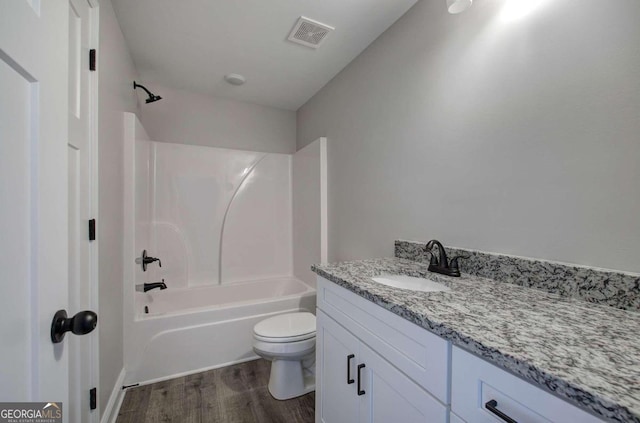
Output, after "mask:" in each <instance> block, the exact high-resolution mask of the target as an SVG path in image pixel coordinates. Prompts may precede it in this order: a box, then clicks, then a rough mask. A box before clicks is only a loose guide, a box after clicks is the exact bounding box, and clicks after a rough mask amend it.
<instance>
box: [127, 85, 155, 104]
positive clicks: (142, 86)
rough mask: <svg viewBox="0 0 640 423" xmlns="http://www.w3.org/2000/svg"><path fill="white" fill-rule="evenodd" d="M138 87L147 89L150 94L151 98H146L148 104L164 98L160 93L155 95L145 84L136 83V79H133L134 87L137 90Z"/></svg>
mask: <svg viewBox="0 0 640 423" xmlns="http://www.w3.org/2000/svg"><path fill="white" fill-rule="evenodd" d="M138 87H139V88H142V89H143V90H145V91H146V92H147V95H148V96H149V98H147V100H146V103H147V104H149V103H153V102H154V101H158V100H162V97H160V96H159V95H155V94H154V93H152V92H151V91H149V90H148V89H147V88H146V87H145V86H144V85H140V84H138V83H136V81H133V89H134V90H135V89H136V88H138Z"/></svg>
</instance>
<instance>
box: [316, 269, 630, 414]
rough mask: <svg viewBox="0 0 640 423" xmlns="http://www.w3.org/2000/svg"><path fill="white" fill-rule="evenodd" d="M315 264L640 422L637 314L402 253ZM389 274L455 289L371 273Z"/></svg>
mask: <svg viewBox="0 0 640 423" xmlns="http://www.w3.org/2000/svg"><path fill="white" fill-rule="evenodd" d="M312 270H313V271H314V272H316V273H317V274H318V275H320V276H322V277H324V278H326V279H328V280H330V281H332V282H334V283H336V284H338V285H340V286H342V287H344V288H346V289H348V290H350V291H352V292H354V293H356V294H358V295H360V296H361V297H364V298H366V299H368V300H370V301H372V302H374V303H375V304H378V305H380V306H381V307H384V308H385V309H387V310H390V311H391V312H393V313H395V314H397V315H399V316H401V317H403V318H405V319H407V320H409V321H411V322H413V323H415V324H417V325H419V326H421V327H423V328H425V329H428V330H430V331H432V332H434V333H435V334H437V335H440V336H442V337H443V338H445V339H448V340H450V341H452V342H453V344H454V345H458V346H460V347H462V348H464V349H466V350H468V351H470V352H472V353H474V354H476V355H478V356H480V357H483V358H485V359H486V360H488V361H490V362H492V363H493V364H495V365H497V366H499V367H502V368H505V369H507V370H509V371H510V372H512V373H514V374H516V375H519V376H520V377H522V378H524V379H526V380H528V381H529V382H532V383H534V384H538V385H540V386H541V387H542V388H545V389H546V390H548V391H550V392H552V393H554V394H555V395H557V396H559V397H561V398H564V399H566V400H568V401H570V402H572V403H574V404H576V405H578V406H580V407H582V408H584V409H586V410H589V411H590V412H592V413H593V414H596V415H598V416H601V417H602V418H603V419H604V420H608V421H614V422H639V423H640V337H639V336H638V329H639V328H640V313H637V312H630V311H625V310H620V309H615V308H612V307H608V306H601V305H595V304H589V303H587V302H585V301H583V300H579V299H574V298H569V297H563V296H560V295H556V294H551V293H548V292H544V291H541V290H537V289H531V288H526V287H522V286H518V285H514V284H508V283H503V282H497V281H494V280H491V279H486V278H482V277H479V276H470V275H465V274H463V276H462V277H460V278H452V277H447V276H442V275H438V274H435V273H431V272H428V271H427V265H426V264H424V263H420V262H416V261H410V260H406V259H400V258H381V259H373V260H362V261H354V262H343V263H335V264H328V265H316V266H313V267H312ZM385 273H386V274H405V275H409V276H423V277H424V276H427V277H428V278H429V279H432V280H434V281H437V282H441V283H443V284H445V285H447V286H448V287H449V288H451V291H447V292H430V293H423V292H415V291H406V290H401V289H396V288H391V287H388V286H385V285H381V284H378V283H376V282H374V281H373V280H371V277H373V276H377V275H381V274H385Z"/></svg>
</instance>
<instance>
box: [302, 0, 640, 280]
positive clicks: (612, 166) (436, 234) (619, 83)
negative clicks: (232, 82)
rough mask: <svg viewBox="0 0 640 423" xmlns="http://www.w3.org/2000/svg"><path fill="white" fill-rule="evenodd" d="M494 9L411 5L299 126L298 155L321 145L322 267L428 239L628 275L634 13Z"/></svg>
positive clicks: (638, 5) (544, 5)
mask: <svg viewBox="0 0 640 423" xmlns="http://www.w3.org/2000/svg"><path fill="white" fill-rule="evenodd" d="M506 3H507V2H506V1H505V0H482V1H476V2H474V5H473V7H472V8H471V9H470V10H468V11H467V12H466V13H464V14H462V15H456V16H454V15H449V14H447V13H446V11H445V1H444V0H436V1H420V2H419V3H418V4H417V5H416V6H415V7H414V8H413V9H412V10H410V11H409V12H408V13H407V14H406V15H405V16H404V17H402V18H401V19H400V20H399V21H398V22H396V24H394V25H393V26H392V27H391V28H390V29H389V30H388V31H386V32H385V33H384V34H383V35H382V36H381V37H380V38H379V39H378V40H376V41H375V42H374V43H373V44H372V45H371V46H370V47H369V48H368V49H367V50H365V51H364V52H363V53H362V54H361V55H360V56H359V57H358V58H357V59H356V60H355V61H354V62H352V63H351V64H350V65H349V66H348V67H347V68H346V69H345V70H343V71H342V72H341V73H340V74H339V75H337V76H336V77H335V78H334V79H333V80H332V81H331V82H330V83H329V84H328V85H326V86H325V87H324V88H323V89H322V90H321V91H320V92H319V93H317V94H316V95H315V96H314V97H313V98H312V99H311V100H310V101H309V102H308V103H307V104H305V105H304V106H303V107H302V108H300V109H299V110H298V114H297V121H298V139H297V145H298V148H301V147H302V146H304V145H306V144H307V143H309V142H311V141H313V140H314V139H316V138H318V137H320V136H326V137H327V138H328V146H329V147H328V148H329V227H330V230H329V252H330V257H329V258H330V259H332V260H336V259H350V258H362V257H373V256H382V255H391V254H392V252H393V240H394V239H396V238H406V239H416V240H428V239H431V238H438V239H440V240H441V241H443V242H444V243H446V244H448V245H453V246H459V247H468V248H475V249H481V250H486V251H494V252H501V253H510V254H515V255H522V256H530V257H538V258H547V259H555V260H560V261H566V262H573V263H580V264H586V265H594V266H601V267H606V268H614V269H621V270H628V271H640V261H639V260H638V247H639V246H640V218H639V216H640V189H639V186H640V165H639V164H638V161H639V159H640V140H639V135H638V134H640V77H638V75H640V48H638V40H640V25H639V24H638V22H640V2H639V1H637V0H616V1H615V2H614V3H615V4H613V3H612V2H607V1H603V0H566V1H550V0H545V1H541V2H539V3H540V7H539V8H538V9H537V10H534V11H533V12H532V13H531V14H529V15H528V16H525V17H522V18H521V19H520V20H515V21H510V22H507V21H505V20H504V19H503V15H502V8H503V7H504V6H505V5H506ZM512 3H513V2H512ZM521 3H525V4H526V3H527V2H521ZM528 3H531V2H528Z"/></svg>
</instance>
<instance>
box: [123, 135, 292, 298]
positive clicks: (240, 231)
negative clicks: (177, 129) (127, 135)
mask: <svg viewBox="0 0 640 423" xmlns="http://www.w3.org/2000/svg"><path fill="white" fill-rule="evenodd" d="M135 161H136V190H137V191H136V198H141V199H145V200H143V201H139V202H138V203H137V204H136V216H137V219H138V220H137V224H138V227H141V226H142V227H144V230H143V231H142V235H141V236H140V237H136V241H137V245H136V247H137V251H142V250H143V249H146V250H147V251H148V253H149V254H150V255H152V256H154V257H160V258H161V259H162V262H163V264H164V266H163V267H159V266H156V265H155V264H154V265H152V266H149V269H148V271H147V272H145V275H144V276H146V281H147V282H152V281H159V280H161V279H163V278H164V279H165V280H166V282H167V284H168V286H170V287H171V288H186V287H194V286H205V285H212V284H223V283H233V282H242V281H250V280H255V279H265V278H271V277H281V276H289V275H291V274H292V267H293V264H292V260H293V250H292V233H291V231H292V222H291V211H292V207H291V155H288V154H265V153H257V152H251V151H241V150H230V149H224V148H212V147H202V146H192V145H183V144H170V143H161V142H153V141H145V140H136V159H135Z"/></svg>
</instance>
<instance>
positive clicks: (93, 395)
mask: <svg viewBox="0 0 640 423" xmlns="http://www.w3.org/2000/svg"><path fill="white" fill-rule="evenodd" d="M97 397H98V389H97V388H91V390H89V409H90V410H95V409H96V408H98V399H97Z"/></svg>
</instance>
